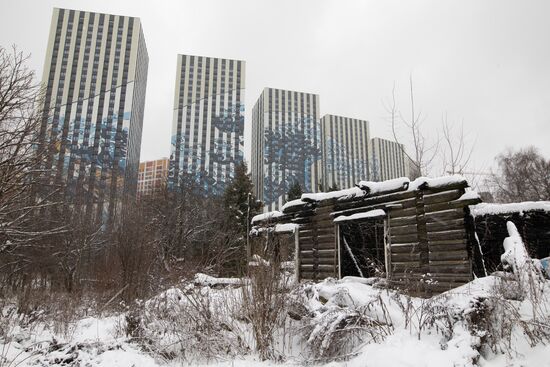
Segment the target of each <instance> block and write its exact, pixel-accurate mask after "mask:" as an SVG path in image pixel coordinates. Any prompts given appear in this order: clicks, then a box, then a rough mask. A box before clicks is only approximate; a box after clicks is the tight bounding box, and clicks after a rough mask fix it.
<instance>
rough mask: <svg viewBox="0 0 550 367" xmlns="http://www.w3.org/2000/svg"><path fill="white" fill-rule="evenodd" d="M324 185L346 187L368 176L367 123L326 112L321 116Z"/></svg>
mask: <svg viewBox="0 0 550 367" xmlns="http://www.w3.org/2000/svg"><path fill="white" fill-rule="evenodd" d="M321 136H322V139H321V152H322V162H323V165H322V167H323V173H322V175H323V188H324V190H327V189H328V188H331V187H334V186H336V187H338V188H339V189H345V188H348V187H353V186H354V185H355V184H357V183H358V182H359V181H361V180H367V179H369V177H370V175H369V147H370V133H369V122H368V121H365V120H358V119H353V118H349V117H342V116H335V115H325V116H323V118H322V119H321Z"/></svg>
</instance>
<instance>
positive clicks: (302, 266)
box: [251, 176, 483, 295]
mask: <svg viewBox="0 0 550 367" xmlns="http://www.w3.org/2000/svg"><path fill="white" fill-rule="evenodd" d="M480 202H481V199H480V198H479V196H478V195H477V193H475V192H473V191H468V182H467V181H466V180H465V179H464V178H463V177H461V176H448V177H440V178H419V179H416V180H414V181H409V179H407V178H398V179H394V180H389V181H384V182H366V181H362V182H360V183H359V184H358V185H357V186H356V187H353V188H350V189H345V190H340V191H333V192H327V193H315V194H303V195H302V197H301V199H299V200H293V201H290V202H288V203H286V204H285V205H284V206H283V207H282V208H281V211H276V212H269V213H264V214H261V215H258V216H256V217H254V218H253V220H252V225H253V230H252V231H251V233H252V235H253V236H256V237H257V239H259V238H262V236H263V234H265V233H271V234H272V236H271V237H276V236H279V235H281V236H285V239H286V240H285V241H283V242H286V244H287V245H289V246H292V245H294V246H293V247H294V251H295V252H294V261H295V269H296V277H297V279H298V280H314V281H316V280H320V279H324V278H327V277H336V278H341V277H344V276H361V277H373V276H379V277H384V278H386V279H387V281H388V283H389V285H390V286H394V287H400V288H404V289H407V290H408V291H409V292H411V293H417V294H424V295H430V294H435V293H440V292H443V291H445V290H448V289H450V288H454V287H457V286H459V285H462V284H465V283H467V282H468V281H470V280H472V279H473V277H474V274H475V273H479V274H480V275H483V268H482V263H481V261H480V255H479V246H478V245H477V241H476V238H475V232H474V224H473V217H472V216H471V214H470V208H469V205H474V204H478V203H480ZM264 237H265V236H264ZM476 259H477V260H476Z"/></svg>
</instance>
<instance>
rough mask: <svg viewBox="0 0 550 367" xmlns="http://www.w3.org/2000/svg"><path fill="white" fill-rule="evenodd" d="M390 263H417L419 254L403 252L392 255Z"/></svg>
mask: <svg viewBox="0 0 550 367" xmlns="http://www.w3.org/2000/svg"><path fill="white" fill-rule="evenodd" d="M391 258H392V261H393V262H394V263H396V262H410V261H415V262H416V261H419V260H420V253H419V252H403V253H392V255H391Z"/></svg>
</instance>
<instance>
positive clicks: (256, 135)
mask: <svg viewBox="0 0 550 367" xmlns="http://www.w3.org/2000/svg"><path fill="white" fill-rule="evenodd" d="M320 137H321V128H320V125H319V96H318V95H317V94H311V93H303V92H295V91H289V90H281V89H275V88H265V89H264V90H263V92H262V94H261V95H260V97H259V98H258V101H257V102H256V104H255V105H254V108H253V110H252V162H251V171H252V182H253V183H254V187H255V190H256V192H255V194H256V197H257V198H258V199H260V200H262V201H263V202H264V204H265V206H264V210H275V209H278V208H279V207H280V206H281V205H282V204H283V203H284V201H285V199H286V194H287V192H288V190H289V188H290V186H291V185H292V184H294V183H295V182H298V183H299V184H300V185H301V187H302V190H303V191H304V192H317V191H318V185H319V183H320V170H321V162H320V160H321V148H320V145H321V144H320V140H321V138H320Z"/></svg>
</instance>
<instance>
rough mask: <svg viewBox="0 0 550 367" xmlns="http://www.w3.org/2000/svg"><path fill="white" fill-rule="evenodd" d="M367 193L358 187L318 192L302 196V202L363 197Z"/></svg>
mask: <svg viewBox="0 0 550 367" xmlns="http://www.w3.org/2000/svg"><path fill="white" fill-rule="evenodd" d="M363 196H365V192H364V191H363V190H361V189H360V188H358V187H351V188H349V189H344V190H338V191H330V192H318V193H315V194H313V193H308V194H302V201H321V200H329V199H344V198H352V197H363Z"/></svg>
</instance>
